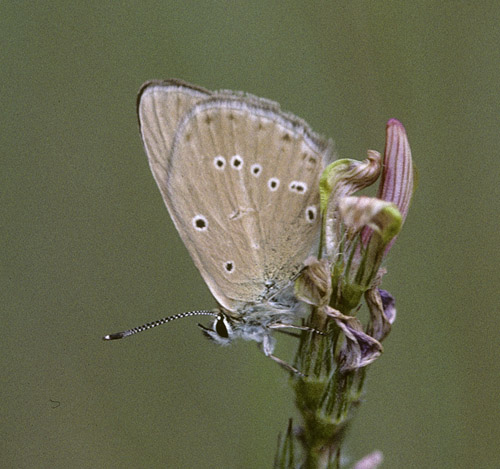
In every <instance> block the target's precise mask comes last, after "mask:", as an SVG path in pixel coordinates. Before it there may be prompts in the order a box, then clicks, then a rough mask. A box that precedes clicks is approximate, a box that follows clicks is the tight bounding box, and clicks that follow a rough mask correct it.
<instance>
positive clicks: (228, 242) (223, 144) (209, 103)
mask: <svg viewBox="0 0 500 469" xmlns="http://www.w3.org/2000/svg"><path fill="white" fill-rule="evenodd" d="M137 113H138V118H139V126H140V131H141V136H142V140H143V142H144V148H145V150H146V154H147V156H148V160H149V164H150V167H151V171H152V172H153V176H154V178H155V180H156V183H157V184H158V187H159V189H160V192H161V194H162V197H163V200H164V202H165V205H166V206H167V209H168V211H169V213H170V216H171V217H172V220H173V222H174V224H175V227H176V228H177V231H178V232H179V235H180V237H181V238H182V241H183V242H184V244H185V245H186V248H187V249H188V251H189V253H190V254H191V257H192V258H193V260H194V263H195V265H196V267H197V268H198V270H199V271H200V273H201V275H202V277H203V279H204V280H205V282H206V284H207V286H208V288H209V289H210V291H211V293H212V295H213V296H214V297H215V300H216V301H217V303H218V308H217V309H216V310H202V311H190V312H187V313H181V314H177V315H174V316H170V317H168V318H164V319H160V320H158V321H155V322H152V323H149V324H145V325H144V326H141V327H137V328H134V329H130V330H128V331H125V332H120V333H117V334H111V335H107V336H105V337H104V338H105V339H108V340H110V339H118V338H122V337H126V336H129V335H132V334H135V333H137V332H140V331H142V330H146V329H149V328H151V327H155V326H157V325H160V324H164V323H166V322H169V321H171V320H174V319H179V318H181V317H187V316H194V315H211V316H215V319H214V322H213V324H212V326H211V327H210V328H206V327H203V326H201V327H202V329H203V332H204V333H205V335H206V336H207V337H209V338H211V339H213V340H214V341H216V342H217V343H219V344H223V345H225V344H228V343H229V342H231V341H232V340H233V339H235V338H242V339H246V340H255V341H256V342H257V343H259V344H260V345H261V347H262V350H263V351H264V353H265V354H266V355H267V356H269V357H271V358H272V359H273V360H275V361H276V362H278V363H279V364H280V365H282V366H284V367H285V368H287V369H289V370H292V371H295V372H296V371H297V370H295V369H294V368H293V367H291V366H290V365H288V364H287V363H285V362H284V361H282V360H281V359H279V358H277V357H275V356H274V355H273V350H274V345H275V339H274V338H273V337H272V331H273V330H280V329H282V328H285V327H295V328H299V329H308V328H305V327H301V326H297V325H294V322H295V321H297V320H298V319H300V318H301V317H304V315H305V314H307V307H306V305H304V304H302V303H301V302H299V301H298V300H297V299H296V298H295V296H294V294H293V285H294V280H295V279H296V277H297V275H298V274H299V273H300V271H301V268H302V267H303V262H304V260H305V259H306V258H307V257H308V256H309V255H310V254H317V252H318V244H319V235H320V227H321V220H320V213H319V178H320V175H321V173H322V171H323V169H324V168H325V166H326V165H327V164H328V163H330V162H331V160H332V159H333V156H332V155H333V152H332V149H331V147H332V145H331V142H330V141H327V140H324V139H323V138H321V137H320V136H319V135H317V134H316V133H314V132H313V131H312V130H311V129H310V128H309V126H308V125H307V124H306V123H305V122H304V121H302V120H301V119H299V118H298V117H295V116H294V115H292V114H288V113H284V112H282V111H281V110H280V107H279V105H278V104H277V103H274V102H272V101H269V100H267V99H263V98H258V97H255V96H252V95H248V94H244V93H239V92H233V91H226V90H224V91H218V92H212V91H208V90H206V89H203V88H201V87H198V86H194V85H190V84H188V83H185V82H183V81H180V80H167V81H150V82H147V83H145V84H144V85H143V86H142V88H141V89H140V91H139V95H138V99H137Z"/></svg>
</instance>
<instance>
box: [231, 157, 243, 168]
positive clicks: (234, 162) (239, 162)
mask: <svg viewBox="0 0 500 469" xmlns="http://www.w3.org/2000/svg"><path fill="white" fill-rule="evenodd" d="M231 167H232V168H233V169H237V170H240V169H241V168H242V167H243V158H242V157H241V156H240V155H234V156H233V157H232V158H231Z"/></svg>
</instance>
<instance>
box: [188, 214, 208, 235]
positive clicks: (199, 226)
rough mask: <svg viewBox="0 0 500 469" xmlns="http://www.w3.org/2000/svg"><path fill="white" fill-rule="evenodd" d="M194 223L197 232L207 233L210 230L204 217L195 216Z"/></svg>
mask: <svg viewBox="0 0 500 469" xmlns="http://www.w3.org/2000/svg"><path fill="white" fill-rule="evenodd" d="M192 222H193V227H194V229H195V230H196V231H206V230H207V229H208V221H207V219H206V218H205V217H204V216H203V215H195V216H194V217H193V219H192Z"/></svg>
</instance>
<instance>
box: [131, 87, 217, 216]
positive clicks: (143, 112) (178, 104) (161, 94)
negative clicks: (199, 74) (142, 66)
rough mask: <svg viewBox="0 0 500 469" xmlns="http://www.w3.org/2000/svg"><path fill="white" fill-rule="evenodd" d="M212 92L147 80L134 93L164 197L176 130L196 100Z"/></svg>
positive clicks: (143, 138)
mask: <svg viewBox="0 0 500 469" xmlns="http://www.w3.org/2000/svg"><path fill="white" fill-rule="evenodd" d="M211 95H212V93H211V92H210V91H208V90H205V89H204V88H201V87H198V86H194V85H190V84H188V83H185V82H183V81H181V80H165V81H158V80H154V81H149V82H146V83H144V85H142V87H141V89H140V90H139V94H138V96H137V115H138V118H139V127H140V131H141V136H142V141H143V142H144V148H145V150H146V154H147V155H148V160H149V165H150V167H151V171H152V173H153V176H154V178H155V181H156V183H157V184H158V187H159V189H160V191H161V194H162V196H163V200H164V201H165V203H166V204H167V208H168V210H169V211H171V208H170V207H169V205H168V204H169V199H168V198H167V196H166V192H165V189H166V185H165V181H166V180H167V164H168V159H169V157H170V152H171V150H172V144H173V141H174V136H175V131H176V130H177V127H178V126H179V123H180V122H181V121H182V118H183V117H184V116H185V115H186V113H187V111H189V110H190V109H191V108H192V107H193V106H194V105H195V104H196V103H198V102H200V101H202V100H204V99H207V98H209V97H210V96H211Z"/></svg>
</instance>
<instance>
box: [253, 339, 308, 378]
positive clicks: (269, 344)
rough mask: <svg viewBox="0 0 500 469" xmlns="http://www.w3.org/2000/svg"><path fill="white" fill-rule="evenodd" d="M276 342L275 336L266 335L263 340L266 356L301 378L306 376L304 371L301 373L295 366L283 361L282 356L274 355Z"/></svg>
mask: <svg viewBox="0 0 500 469" xmlns="http://www.w3.org/2000/svg"><path fill="white" fill-rule="evenodd" d="M274 344H275V339H273V337H271V336H270V335H266V336H264V339H263V341H262V351H263V352H264V354H265V355H266V357H269V358H270V359H271V360H274V361H275V362H276V363H277V364H278V365H280V366H281V367H282V368H284V369H285V370H287V371H289V372H291V373H293V374H295V375H298V376H300V377H301V378H305V377H306V376H305V375H304V373H301V372H300V371H299V370H297V368H295V367H294V366H292V365H290V364H289V363H287V362H285V361H283V360H282V359H281V358H278V357H277V356H276V355H273V351H274Z"/></svg>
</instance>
